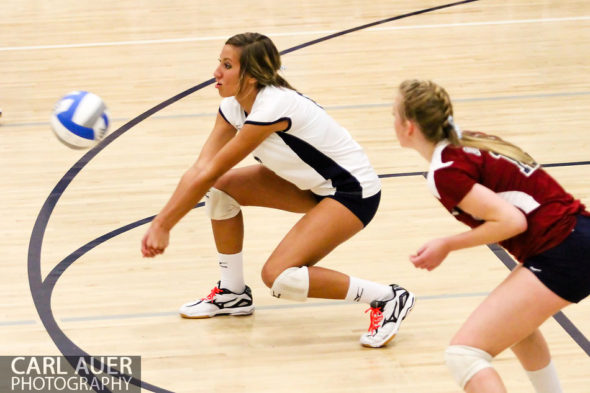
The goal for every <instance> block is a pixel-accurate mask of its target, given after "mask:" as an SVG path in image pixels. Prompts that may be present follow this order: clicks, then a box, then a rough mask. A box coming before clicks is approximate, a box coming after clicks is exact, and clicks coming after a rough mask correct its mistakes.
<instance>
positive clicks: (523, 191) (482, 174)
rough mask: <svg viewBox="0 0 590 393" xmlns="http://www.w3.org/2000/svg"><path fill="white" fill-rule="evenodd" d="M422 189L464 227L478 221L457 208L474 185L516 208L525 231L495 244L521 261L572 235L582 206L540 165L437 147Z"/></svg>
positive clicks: (473, 150)
mask: <svg viewBox="0 0 590 393" xmlns="http://www.w3.org/2000/svg"><path fill="white" fill-rule="evenodd" d="M427 180H428V186H429V188H430V190H431V191H432V193H433V194H434V195H435V196H436V197H437V198H438V199H439V201H440V202H441V203H442V204H443V205H444V207H445V208H446V209H447V210H448V211H449V212H450V213H451V214H452V215H453V216H455V218H456V219H457V220H459V221H461V222H463V223H465V224H467V225H469V226H470V227H472V228H474V227H477V226H478V225H481V224H482V223H483V221H482V220H481V219H478V218H477V217H472V216H471V215H470V214H468V213H465V212H463V211H461V209H459V207H457V204H458V203H459V202H461V200H462V199H463V198H464V197H465V195H467V193H468V192H469V191H470V190H471V188H472V187H473V185H474V184H475V183H480V184H482V185H484V186H485V187H487V188H489V189H490V190H492V191H494V192H495V193H496V194H497V195H499V196H500V197H502V198H503V199H505V200H507V201H508V202H510V203H511V204H512V205H514V206H516V207H517V208H519V209H520V210H521V211H522V212H523V213H524V214H525V215H526V219H527V224H528V227H527V230H526V231H525V232H523V233H521V234H519V235H517V236H515V237H512V238H510V239H507V240H504V241H502V242H500V245H501V246H502V247H504V248H505V249H506V250H508V251H509V252H510V253H511V254H512V255H513V256H514V257H515V258H516V259H518V260H519V261H520V262H523V261H524V260H525V259H526V258H528V257H531V256H533V255H537V254H539V253H541V252H543V251H546V250H548V249H550V248H552V247H555V246H557V245H558V244H559V243H561V242H562V241H563V240H564V239H565V238H566V237H567V236H568V235H569V234H570V233H571V231H572V230H573V228H574V226H575V224H576V217H575V216H576V215H577V214H579V213H582V214H584V215H590V214H589V213H588V212H586V211H585V207H584V205H583V204H582V203H581V202H580V201H579V200H576V199H574V198H573V197H572V195H570V194H568V193H567V192H566V191H565V190H564V189H563V188H562V187H561V186H560V185H559V184H558V183H557V181H555V180H554V179H553V178H552V177H551V176H549V174H547V172H545V171H544V170H543V169H542V168H541V167H540V166H538V165H537V166H535V167H531V166H527V165H524V164H522V163H520V162H517V161H515V160H512V159H510V158H507V157H505V156H501V155H499V154H495V153H492V152H488V151H485V150H479V149H476V148H472V147H458V146H452V145H449V144H448V142H447V141H443V142H440V143H439V144H438V145H437V146H436V148H435V150H434V154H433V156H432V161H431V164H430V169H429V171H428V177H427Z"/></svg>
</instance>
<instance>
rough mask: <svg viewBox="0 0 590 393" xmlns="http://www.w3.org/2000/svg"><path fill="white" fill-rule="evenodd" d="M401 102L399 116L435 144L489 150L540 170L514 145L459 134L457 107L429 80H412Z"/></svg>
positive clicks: (402, 91)
mask: <svg viewBox="0 0 590 393" xmlns="http://www.w3.org/2000/svg"><path fill="white" fill-rule="evenodd" d="M399 93H400V95H401V98H402V99H401V102H400V108H399V113H400V114H401V115H402V116H403V117H404V118H405V119H406V120H412V121H414V122H416V123H417V124H418V126H419V127H420V129H421V130H422V133H423V134H424V136H425V137H426V139H428V140H429V141H432V142H435V143H437V142H439V141H441V140H443V139H447V140H448V141H449V142H450V143H451V144H452V145H455V146H468V147H475V148H477V149H482V150H488V151H491V152H494V153H496V154H500V155H503V156H506V157H508V158H512V159H514V160H516V161H519V162H521V163H523V164H526V165H531V166H536V165H537V163H536V162H535V160H534V159H533V158H532V157H531V156H530V155H529V154H528V153H526V152H525V151H523V150H522V149H521V148H519V147H518V146H516V145H513V144H512V143H510V142H507V141H504V140H503V139H501V138H499V137H497V136H494V135H487V134H484V133H479V132H462V133H461V134H462V135H461V136H460V135H459V133H458V132H459V131H458V129H457V128H456V126H455V125H454V123H453V120H452V119H453V117H452V116H453V104H452V103H451V98H450V96H449V94H448V93H447V91H446V90H445V89H444V88H443V87H441V86H439V85H437V84H436V83H434V82H432V81H428V80H418V79H410V80H406V81H403V82H402V83H401V84H400V86H399Z"/></svg>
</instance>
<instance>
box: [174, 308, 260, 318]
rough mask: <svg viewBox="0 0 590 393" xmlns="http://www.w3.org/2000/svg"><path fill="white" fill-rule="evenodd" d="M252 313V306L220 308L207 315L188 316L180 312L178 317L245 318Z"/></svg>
mask: <svg viewBox="0 0 590 393" xmlns="http://www.w3.org/2000/svg"><path fill="white" fill-rule="evenodd" d="M252 313H254V306H248V307H238V308H225V309H224V308H222V309H220V310H218V311H213V312H210V313H207V314H197V315H190V314H188V313H183V312H182V311H181V312H180V316H181V317H182V318H186V319H205V318H213V317H219V316H223V315H232V316H245V315H250V314H252Z"/></svg>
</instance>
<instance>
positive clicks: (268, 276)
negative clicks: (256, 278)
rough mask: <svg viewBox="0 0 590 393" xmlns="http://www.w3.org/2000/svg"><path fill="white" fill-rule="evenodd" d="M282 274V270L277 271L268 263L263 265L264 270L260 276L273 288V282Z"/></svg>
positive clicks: (265, 283)
mask: <svg viewBox="0 0 590 393" xmlns="http://www.w3.org/2000/svg"><path fill="white" fill-rule="evenodd" d="M279 274H281V272H280V271H278V272H277V271H276V269H273V268H271V267H269V266H268V263H267V264H266V265H264V266H263V267H262V271H261V272H260V276H261V277H262V282H264V285H266V286H267V287H268V288H272V284H273V283H274V282H275V280H276V278H277V277H278V276H279Z"/></svg>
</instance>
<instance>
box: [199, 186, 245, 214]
mask: <svg viewBox="0 0 590 393" xmlns="http://www.w3.org/2000/svg"><path fill="white" fill-rule="evenodd" d="M205 209H206V210H207V215H208V216H209V218H211V219H213V220H227V219H228V218H232V217H235V216H237V215H238V213H239V212H240V204H239V203H238V202H237V201H236V200H235V199H234V198H232V197H231V196H230V195H228V194H226V193H225V192H223V191H221V190H218V189H217V188H215V187H211V189H210V190H209V192H207V194H205Z"/></svg>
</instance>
